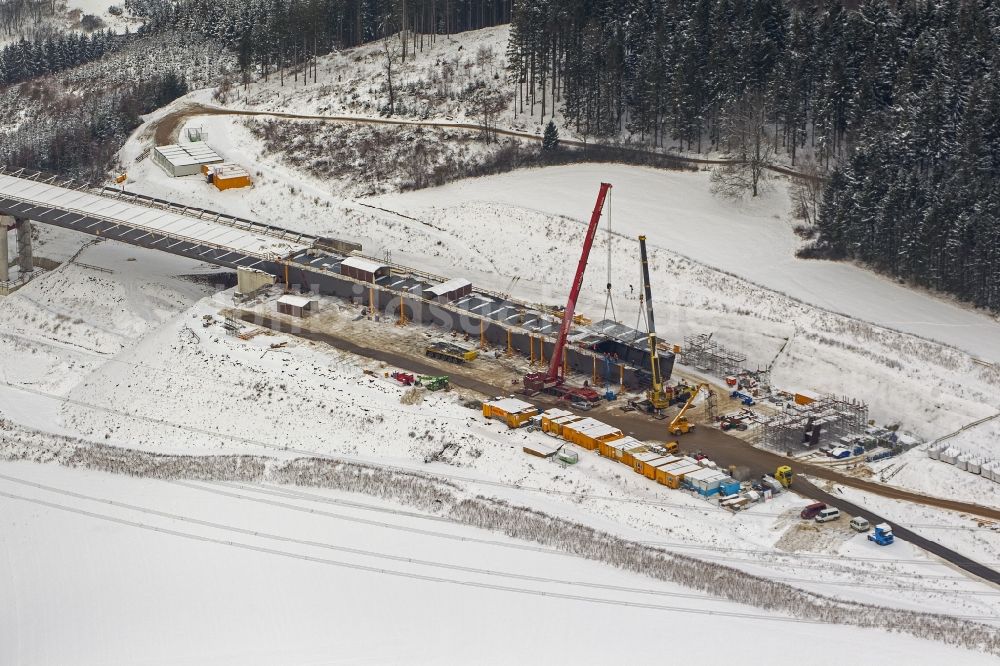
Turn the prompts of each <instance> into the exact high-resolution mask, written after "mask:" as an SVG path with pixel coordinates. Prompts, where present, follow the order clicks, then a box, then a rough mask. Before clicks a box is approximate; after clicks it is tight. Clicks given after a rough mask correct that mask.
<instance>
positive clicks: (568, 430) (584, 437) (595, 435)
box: [562, 418, 625, 451]
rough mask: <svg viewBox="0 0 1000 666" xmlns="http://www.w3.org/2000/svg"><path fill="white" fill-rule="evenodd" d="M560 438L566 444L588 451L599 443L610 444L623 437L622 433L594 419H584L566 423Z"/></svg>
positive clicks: (592, 449) (594, 448)
mask: <svg viewBox="0 0 1000 666" xmlns="http://www.w3.org/2000/svg"><path fill="white" fill-rule="evenodd" d="M562 436H563V439H565V440H566V441H568V442H572V443H573V444H576V445H577V446H581V447H583V448H585V449H587V450H588V451H594V450H596V449H597V448H598V447H599V446H600V444H601V442H610V441H614V440H616V439H621V438H622V437H624V436H625V435H624V433H622V431H621V430H619V429H618V428H615V427H614V426H610V425H608V424H606V423H602V422H600V421H598V420H596V419H591V418H586V419H581V420H579V421H574V422H573V423H568V424H566V425H564V426H563V428H562Z"/></svg>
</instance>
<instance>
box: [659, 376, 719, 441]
mask: <svg viewBox="0 0 1000 666" xmlns="http://www.w3.org/2000/svg"><path fill="white" fill-rule="evenodd" d="M702 390H705V391H709V390H711V389H709V388H708V384H698V386H696V387H695V389H694V391H692V392H691V397H690V398H688V399H687V402H685V403H684V406H683V407H681V411H679V412H677V416H675V417H674V420H673V421H671V422H670V425H668V426H667V430H668V431H669V432H670V434H671V435H686V434H687V433H689V432H691V431H692V430H694V424H693V423H690V422H689V421H688V420H687V416H685V414H686V413H687V410H688V408H690V407H691V405H692V404H693V403H694V399H695V398H697V397H698V394H699V393H701V392H702Z"/></svg>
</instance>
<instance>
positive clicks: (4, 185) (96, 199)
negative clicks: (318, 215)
mask: <svg viewBox="0 0 1000 666" xmlns="http://www.w3.org/2000/svg"><path fill="white" fill-rule="evenodd" d="M0 199H6V200H8V201H7V202H6V205H5V206H4V207H3V208H4V209H5V210H4V211H3V212H6V213H7V214H9V215H17V214H18V204H20V205H22V206H23V211H21V212H23V213H24V214H25V215H26V216H27V214H28V212H29V210H30V209H36V210H37V209H39V208H41V209H49V210H50V212H54V213H58V214H59V217H67V218H71V219H74V223H73V224H72V225H70V224H66V225H64V226H78V225H79V224H80V223H81V222H82V221H83V220H82V219H80V220H76V219H75V218H87V219H93V220H95V221H101V222H104V223H113V224H115V225H119V226H121V227H126V228H130V229H134V230H136V231H142V232H146V233H148V234H151V235H153V234H155V235H157V236H161V237H162V236H165V237H170V238H176V239H178V240H184V241H190V242H193V243H197V244H199V245H203V246H205V247H215V248H224V249H227V250H231V251H232V252H235V253H239V254H242V255H246V256H252V257H258V258H261V259H277V258H283V257H287V256H289V255H291V254H294V253H298V252H301V251H303V250H305V249H306V248H307V247H308V245H305V244H301V243H296V242H293V241H289V240H284V239H279V238H275V237H273V236H270V235H264V234H259V233H254V232H251V231H246V230H243V229H237V228H235V227H231V226H227V225H222V224H216V223H213V222H211V221H208V220H200V219H198V218H196V217H194V216H189V215H183V214H179V213H175V212H171V211H165V210H158V209H155V208H150V207H147V206H140V205H137V204H132V203H128V202H124V201H118V200H115V199H111V198H109V197H103V196H100V195H96V194H92V193H90V192H86V191H81V190H74V189H69V188H65V187H59V186H57V185H51V184H48V183H43V182H38V181H34V180H25V179H22V178H16V177H13V176H8V175H3V174H0ZM35 214H37V213H35Z"/></svg>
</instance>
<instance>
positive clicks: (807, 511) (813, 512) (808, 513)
mask: <svg viewBox="0 0 1000 666" xmlns="http://www.w3.org/2000/svg"><path fill="white" fill-rule="evenodd" d="M825 508H827V507H826V504H824V503H823V502H816V503H814V504H810V505H809V506H807V507H806V508H804V509H802V511H800V512H799V517H800V518H802V519H804V520H812V519H813V518H815V517H816V516H817V515H819V512H820V511H822V510H823V509H825Z"/></svg>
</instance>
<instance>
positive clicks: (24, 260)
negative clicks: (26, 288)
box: [14, 218, 35, 275]
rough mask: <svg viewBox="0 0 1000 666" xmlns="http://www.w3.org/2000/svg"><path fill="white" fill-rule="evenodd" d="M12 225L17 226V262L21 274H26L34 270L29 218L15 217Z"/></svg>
mask: <svg viewBox="0 0 1000 666" xmlns="http://www.w3.org/2000/svg"><path fill="white" fill-rule="evenodd" d="M14 226H15V227H16V228H17V263H18V266H19V267H20V268H21V275H28V274H29V273H31V271H33V270H35V257H34V253H33V252H32V250H31V220H28V219H25V218H15V220H14Z"/></svg>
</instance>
